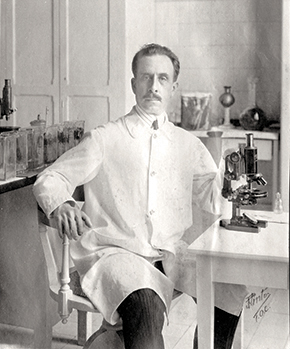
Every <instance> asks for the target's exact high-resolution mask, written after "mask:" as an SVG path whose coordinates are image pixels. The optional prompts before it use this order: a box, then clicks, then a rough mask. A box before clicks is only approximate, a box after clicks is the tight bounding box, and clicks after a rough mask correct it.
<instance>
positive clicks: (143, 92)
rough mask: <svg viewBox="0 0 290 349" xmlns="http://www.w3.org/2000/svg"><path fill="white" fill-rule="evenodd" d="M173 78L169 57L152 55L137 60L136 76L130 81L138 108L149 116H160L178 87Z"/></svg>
mask: <svg viewBox="0 0 290 349" xmlns="http://www.w3.org/2000/svg"><path fill="white" fill-rule="evenodd" d="M173 77H174V68H173V64H172V62H171V60H170V58H169V57H167V56H165V55H153V56H143V57H141V58H139V59H138V63H137V72H136V76H135V77H134V78H132V80H131V83H132V90H133V92H134V94H135V98H136V102H137V104H138V105H139V107H141V108H142V109H143V110H144V111H145V112H147V113H149V114H153V115H160V114H162V113H163V112H164V111H165V110H166V108H167V106H168V103H169V101H170V99H171V97H172V96H173V94H174V92H175V90H176V89H177V86H178V84H177V82H174V81H173Z"/></svg>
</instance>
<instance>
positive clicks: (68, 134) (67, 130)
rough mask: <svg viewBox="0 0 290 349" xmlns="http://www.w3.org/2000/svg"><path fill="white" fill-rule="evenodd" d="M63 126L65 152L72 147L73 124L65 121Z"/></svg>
mask: <svg viewBox="0 0 290 349" xmlns="http://www.w3.org/2000/svg"><path fill="white" fill-rule="evenodd" d="M63 125H64V135H65V151H68V150H69V149H71V148H73V147H74V122H73V121H65V122H64V123H63Z"/></svg>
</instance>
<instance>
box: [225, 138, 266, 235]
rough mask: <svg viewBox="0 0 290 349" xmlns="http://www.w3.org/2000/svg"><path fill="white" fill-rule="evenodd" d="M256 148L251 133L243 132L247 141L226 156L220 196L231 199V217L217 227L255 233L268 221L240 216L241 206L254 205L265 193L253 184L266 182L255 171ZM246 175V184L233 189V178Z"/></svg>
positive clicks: (234, 179)
mask: <svg viewBox="0 0 290 349" xmlns="http://www.w3.org/2000/svg"><path fill="white" fill-rule="evenodd" d="M257 162H258V157H257V148H256V147H255V146H254V140H253V134H252V133H249V134H246V144H239V150H238V151H233V152H231V153H230V154H228V155H227V156H226V157H225V173H224V183H223V188H222V196H223V197H224V198H225V199H227V200H228V201H230V202H232V218H231V219H229V220H228V219H222V220H221V221H220V226H222V227H224V228H226V229H229V230H235V231H241V232H251V233H258V232H259V231H260V228H265V227H266V226H267V224H268V223H267V221H263V220H257V219H256V218H255V217H253V216H252V215H250V214H248V213H243V214H242V215H241V210H240V209H241V206H246V205H256V204H257V200H258V199H261V198H265V197H267V196H268V193H267V192H266V191H261V190H259V189H257V188H254V187H253V184H254V183H257V184H258V185H263V186H264V185H266V184H267V182H266V180H265V179H264V177H263V175H262V174H261V173H258V170H257ZM242 176H245V177H246V184H244V185H240V186H239V187H238V188H237V189H233V188H232V181H238V180H239V179H241V177H242Z"/></svg>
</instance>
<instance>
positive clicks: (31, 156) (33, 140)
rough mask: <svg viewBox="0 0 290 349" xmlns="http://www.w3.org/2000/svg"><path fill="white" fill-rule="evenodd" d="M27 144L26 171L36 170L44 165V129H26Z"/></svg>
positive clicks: (38, 127) (39, 127) (35, 127)
mask: <svg viewBox="0 0 290 349" xmlns="http://www.w3.org/2000/svg"><path fill="white" fill-rule="evenodd" d="M26 132H27V144H28V169H30V170H32V169H36V168H39V167H41V166H43V164H44V128H43V127H41V126H34V127H31V128H26Z"/></svg>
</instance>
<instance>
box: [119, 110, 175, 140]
mask: <svg viewBox="0 0 290 349" xmlns="http://www.w3.org/2000/svg"><path fill="white" fill-rule="evenodd" d="M162 115H163V123H162V122H161V127H160V128H159V129H158V130H153V128H151V125H152V123H151V124H150V125H149V124H148V123H146V122H145V121H144V120H143V119H142V118H141V117H140V116H139V114H138V113H137V111H136V106H134V107H133V108H132V110H131V111H130V113H128V114H127V115H125V116H124V123H125V125H126V128H127V130H128V131H129V133H130V135H131V136H132V137H133V138H138V137H140V136H141V135H144V132H149V133H151V134H153V133H162V134H163V135H165V136H166V137H167V138H169V139H171V138H172V134H173V132H174V127H175V126H174V125H173V124H172V123H171V122H169V121H168V118H167V114H166V113H164V114H162ZM164 117H165V119H164ZM154 120H156V118H155V119H154ZM154 120H153V121H154Z"/></svg>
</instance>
